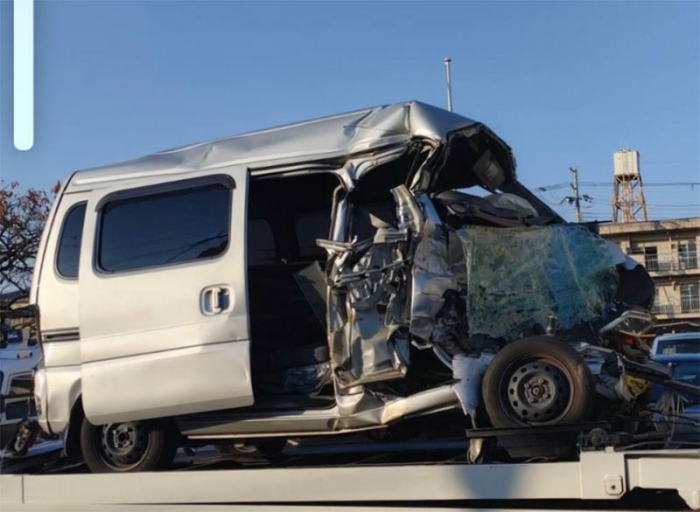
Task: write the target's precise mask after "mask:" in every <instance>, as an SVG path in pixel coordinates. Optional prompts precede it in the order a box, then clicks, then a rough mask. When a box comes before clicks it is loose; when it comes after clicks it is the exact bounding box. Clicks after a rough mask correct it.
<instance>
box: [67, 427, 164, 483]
mask: <svg viewBox="0 0 700 512" xmlns="http://www.w3.org/2000/svg"><path fill="white" fill-rule="evenodd" d="M80 449H81V451H82V454H83V460H84V461H85V464H87V467H88V468H89V469H90V471H91V472H92V473H127V472H132V473H135V472H140V471H157V470H159V469H166V468H167V467H168V466H170V464H171V463H172V461H173V459H174V458H175V451H176V450H177V445H176V443H175V442H174V435H173V433H172V431H171V429H170V428H168V425H167V423H166V422H164V421H128V422H123V423H111V424H109V425H93V424H91V423H90V422H89V421H88V420H87V419H83V423H82V425H81V427H80Z"/></svg>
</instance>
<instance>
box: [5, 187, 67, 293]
mask: <svg viewBox="0 0 700 512" xmlns="http://www.w3.org/2000/svg"><path fill="white" fill-rule="evenodd" d="M58 187H59V186H58V185H56V187H54V188H53V189H52V190H50V191H48V192H47V191H43V190H36V189H31V188H30V189H28V190H26V191H20V189H19V185H18V183H17V182H6V181H2V180H0V290H2V291H3V292H4V291H6V290H12V289H14V290H20V291H23V292H28V291H29V287H30V285H31V281H32V271H33V270H34V262H35V256H36V252H37V250H38V249H39V241H40V240H41V232H42V230H43V229H44V224H45V222H46V218H47V217H48V214H49V210H50V207H51V202H52V200H53V198H54V197H55V195H56V193H57V192H58Z"/></svg>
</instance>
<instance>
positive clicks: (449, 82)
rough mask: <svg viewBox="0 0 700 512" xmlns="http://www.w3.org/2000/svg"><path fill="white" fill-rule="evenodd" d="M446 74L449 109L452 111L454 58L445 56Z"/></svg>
mask: <svg viewBox="0 0 700 512" xmlns="http://www.w3.org/2000/svg"><path fill="white" fill-rule="evenodd" d="M444 62H445V76H446V78H447V110H449V111H450V112H452V70H451V68H450V63H451V62H452V59H450V58H449V57H447V58H445V60H444Z"/></svg>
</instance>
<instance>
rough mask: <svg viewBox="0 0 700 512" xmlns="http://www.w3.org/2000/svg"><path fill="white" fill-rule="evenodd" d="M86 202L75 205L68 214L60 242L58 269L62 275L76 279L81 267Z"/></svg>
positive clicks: (57, 258) (57, 259)
mask: <svg viewBox="0 0 700 512" xmlns="http://www.w3.org/2000/svg"><path fill="white" fill-rule="evenodd" d="M84 220H85V203H81V204H78V205H75V206H73V208H71V209H70V210H69V211H68V214H67V215H66V220H65V221H64V222H63V229H62V230H61V238H60V239H59V242H58V254H57V256H56V270H57V271H58V273H59V275H60V276H61V277H65V278H68V279H75V278H76V277H78V268H80V242H81V240H82V239H83V221H84Z"/></svg>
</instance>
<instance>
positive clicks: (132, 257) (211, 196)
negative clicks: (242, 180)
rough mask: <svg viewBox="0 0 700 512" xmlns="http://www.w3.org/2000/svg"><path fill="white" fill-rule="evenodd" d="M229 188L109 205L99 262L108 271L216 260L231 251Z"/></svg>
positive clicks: (103, 219)
mask: <svg viewBox="0 0 700 512" xmlns="http://www.w3.org/2000/svg"><path fill="white" fill-rule="evenodd" d="M230 212H231V187H230V186H229V185H228V184H227V183H226V184H225V183H221V182H217V183H211V184H208V185H200V186H195V187H192V188H188V189H182V190H176V191H171V192H160V193H155V194H151V195H141V196H138V197H130V198H125V199H117V200H114V201H111V202H109V203H107V204H106V205H105V206H104V208H103V209H102V216H101V223H100V235H99V250H98V257H97V263H98V266H99V268H100V269H102V270H104V271H106V272H120V271H126V270H134V269H140V268H147V267H156V266H163V265H173V264H177V263H185V262H188V261H194V260H201V259H207V258H214V257H216V256H219V255H221V254H223V253H224V251H225V250H226V248H227V246H228V240H229V225H230V218H231V213H230Z"/></svg>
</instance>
